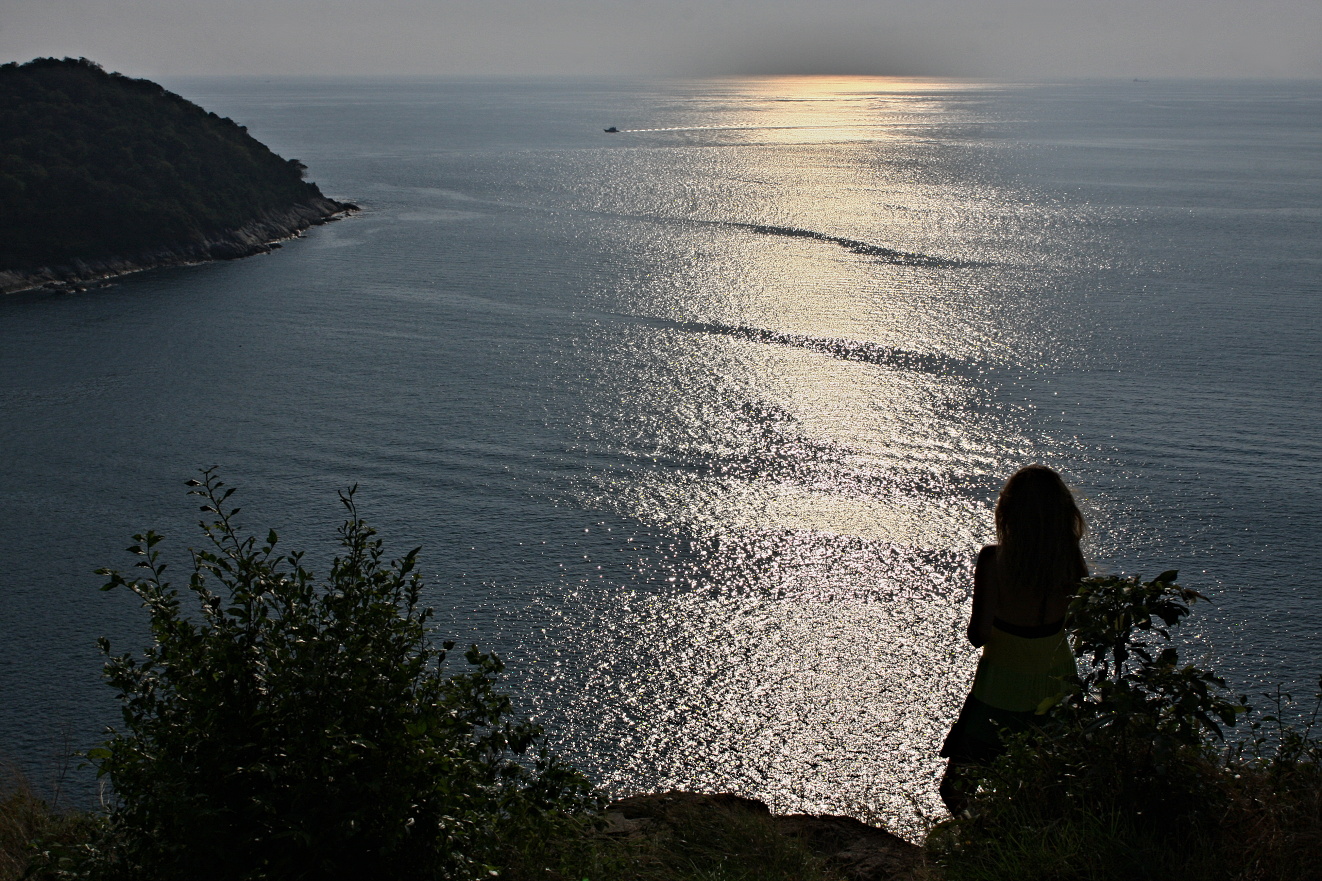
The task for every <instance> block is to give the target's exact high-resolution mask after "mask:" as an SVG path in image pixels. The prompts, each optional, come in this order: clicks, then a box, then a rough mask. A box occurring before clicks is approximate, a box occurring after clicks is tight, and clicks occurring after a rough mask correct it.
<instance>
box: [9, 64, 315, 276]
mask: <svg viewBox="0 0 1322 881" xmlns="http://www.w3.org/2000/svg"><path fill="white" fill-rule="evenodd" d="M304 171H305V166H304V165H303V164H302V163H300V162H299V161H298V160H296V159H288V160H286V159H282V158H280V157H279V156H277V155H276V154H274V153H272V152H271V151H270V150H269V149H267V148H266V147H265V146H264V145H262V144H261V143H259V142H258V141H257V140H256V139H254V138H252V137H251V136H250V135H249V134H248V133H247V130H246V129H244V128H243V126H240V125H238V124H237V123H235V122H234V121H232V120H230V119H226V118H222V117H219V116H217V115H216V114H214V113H208V112H207V111H205V110H203V109H202V108H201V107H198V106H197V105H196V104H193V103H191V102H189V101H187V100H185V99H184V98H181V97H180V96H178V95H175V94H173V93H171V92H168V91H166V90H165V89H164V88H162V87H161V86H159V85H157V84H156V83H153V82H150V81H148V80H142V79H131V78H129V77H126V76H123V75H121V74H117V73H106V72H105V71H104V70H102V69H101V68H100V66H98V65H97V64H95V63H94V62H91V61H88V60H87V59H85V58H80V59H76V60H75V59H71V58H66V59H64V60H59V59H55V58H38V59H36V60H34V61H30V62H28V63H26V64H17V63H10V64H6V65H3V66H0V270H15V271H24V270H31V269H35V268H39V267H44V266H57V265H62V264H68V263H70V262H72V261H75V260H82V261H96V260H104V259H110V258H130V259H131V258H132V257H133V256H135V255H137V254H139V253H141V252H144V251H148V250H152V249H160V248H171V247H180V246H189V245H196V244H198V243H200V242H202V241H204V240H206V239H207V238H208V237H214V236H216V235H217V234H219V233H222V232H224V231H227V230H233V229H236V228H239V227H242V226H243V225H244V224H247V223H249V222H251V221H253V220H255V219H260V218H262V217H263V215H264V214H266V213H270V212H280V211H282V210H286V209H288V208H289V207H290V206H293V205H298V204H303V203H308V202H309V201H312V200H321V199H323V198H324V197H323V196H322V195H321V191H320V190H319V189H318V188H317V186H316V185H315V184H313V183H310V182H308V181H305V180H303V173H304ZM221 256H225V255H221ZM228 256H239V255H238V254H237V253H236V254H231V255H228Z"/></svg>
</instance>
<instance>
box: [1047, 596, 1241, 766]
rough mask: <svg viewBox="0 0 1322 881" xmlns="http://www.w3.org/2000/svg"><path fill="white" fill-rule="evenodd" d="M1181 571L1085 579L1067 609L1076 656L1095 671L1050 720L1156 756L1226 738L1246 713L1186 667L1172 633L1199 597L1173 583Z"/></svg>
mask: <svg viewBox="0 0 1322 881" xmlns="http://www.w3.org/2000/svg"><path fill="white" fill-rule="evenodd" d="M1176 577H1177V573H1176V572H1174V571H1170V572H1163V573H1162V574H1161V575H1158V576H1157V577H1156V578H1155V579H1153V580H1152V581H1143V580H1142V579H1141V578H1140V577H1139V576H1132V577H1129V578H1120V577H1116V576H1104V577H1095V578H1085V579H1084V580H1083V581H1082V582H1081V584H1080V587H1079V590H1078V593H1077V595H1076V596H1075V598H1074V600H1073V601H1072V602H1071V603H1070V608H1069V625H1068V626H1069V627H1070V629H1071V630H1072V631H1073V633H1074V645H1075V652H1076V653H1077V654H1078V655H1079V656H1080V657H1082V658H1084V659H1085V660H1086V661H1089V662H1091V669H1090V670H1089V671H1088V672H1087V673H1086V674H1085V675H1084V676H1083V677H1082V678H1081V679H1080V680H1079V681H1078V682H1076V683H1075V684H1074V686H1073V688H1072V689H1071V690H1070V691H1069V692H1068V693H1067V694H1065V695H1063V696H1061V697H1060V698H1058V699H1057V701H1058V702H1054V701H1053V702H1054V703H1056V706H1055V707H1054V710H1053V714H1054V716H1055V717H1056V719H1057V720H1058V721H1065V720H1068V722H1069V724H1071V725H1072V726H1074V727H1078V728H1082V729H1083V730H1084V731H1085V732H1087V733H1088V734H1089V735H1092V734H1094V733H1096V732H1099V731H1105V732H1106V734H1107V735H1108V736H1110V737H1112V738H1115V739H1116V740H1117V742H1118V743H1120V744H1122V745H1125V746H1133V747H1136V748H1139V749H1143V750H1151V751H1153V752H1154V753H1157V754H1165V753H1168V752H1170V751H1172V750H1178V749H1180V748H1182V747H1195V746H1198V745H1199V744H1200V743H1202V740H1203V738H1204V737H1205V736H1208V735H1211V736H1213V737H1215V738H1217V739H1221V738H1222V737H1223V736H1224V733H1223V731H1222V728H1221V726H1222V725H1234V724H1235V720H1236V719H1237V718H1238V716H1239V715H1240V714H1242V713H1243V712H1244V711H1245V709H1246V707H1245V705H1244V703H1243V699H1242V698H1240V699H1239V700H1236V699H1235V698H1234V696H1233V695H1231V694H1230V693H1229V692H1228V691H1227V689H1226V683H1225V680H1224V679H1222V678H1221V677H1219V676H1217V675H1215V674H1213V673H1211V672H1210V671H1207V670H1203V669H1201V668H1199V667H1196V666H1194V665H1192V664H1182V663H1181V662H1180V657H1179V653H1178V652H1177V651H1176V650H1175V649H1174V648H1172V647H1171V646H1169V645H1166V643H1169V642H1170V639H1171V635H1170V628H1171V627H1174V626H1176V625H1177V624H1179V622H1180V621H1181V620H1182V619H1183V618H1184V617H1185V616H1187V615H1188V614H1189V612H1190V606H1191V604H1192V603H1194V602H1196V601H1198V600H1204V599H1206V597H1204V596H1203V595H1202V594H1200V593H1198V592H1197V591H1195V590H1191V589H1189V588H1185V587H1180V585H1178V584H1176V583H1175V578H1176Z"/></svg>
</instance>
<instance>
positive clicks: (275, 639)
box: [88, 471, 592, 881]
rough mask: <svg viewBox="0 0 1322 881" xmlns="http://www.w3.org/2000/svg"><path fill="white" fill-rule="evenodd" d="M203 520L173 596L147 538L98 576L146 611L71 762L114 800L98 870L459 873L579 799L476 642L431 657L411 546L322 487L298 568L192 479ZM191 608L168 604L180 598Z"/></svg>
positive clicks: (320, 875) (148, 874)
mask: <svg viewBox="0 0 1322 881" xmlns="http://www.w3.org/2000/svg"><path fill="white" fill-rule="evenodd" d="M190 486H192V489H191V491H190V492H191V494H193V495H197V496H199V497H201V498H202V499H203V502H204V503H203V505H202V508H201V510H202V511H203V512H204V514H205V515H207V517H208V518H209V519H208V520H204V521H203V522H202V523H201V524H200V525H201V527H202V529H203V531H204V532H205V534H206V537H207V539H208V545H207V547H206V548H205V549H203V550H199V551H193V552H192V572H191V574H190V576H189V579H188V587H187V591H186V592H184V593H182V594H181V592H180V591H179V590H177V589H175V588H174V587H172V586H171V585H170V584H169V583H168V582H167V581H166V580H165V579H164V573H165V570H166V566H165V564H164V563H162V562H161V560H160V551H159V550H158V549H157V545H158V544H159V543H160V541H161V537H160V536H159V535H157V534H156V533H154V532H148V533H146V534H145V535H139V536H135V541H136V542H137V544H135V545H134V546H133V547H131V548H129V550H130V552H132V553H133V554H135V555H137V556H138V557H139V558H140V559H139V561H138V563H137V566H138V567H141V568H142V569H145V570H146V572H145V575H144V576H142V577H137V578H127V577H125V576H124V575H122V574H120V573H119V572H117V571H112V570H108V569H103V570H100V573H101V574H103V575H105V576H107V577H108V579H109V580H108V582H107V583H106V585H105V588H104V589H106V590H113V589H116V588H127V589H128V590H131V591H133V592H134V593H135V594H137V595H138V596H139V597H141V599H142V601H143V604H144V606H145V607H146V608H147V610H148V612H149V614H150V617H151V634H152V643H151V645H150V646H149V647H148V648H147V649H146V651H145V652H144V653H143V654H142V656H141V658H134V657H133V656H132V655H129V654H122V655H115V654H111V650H110V646H109V644H108V642H107V641H106V640H102V641H101V648H102V651H103V652H104V653H105V654H106V656H107V662H106V677H107V679H108V681H109V683H110V684H111V685H112V686H113V687H114V688H115V689H116V690H117V691H118V693H119V697H120V700H121V702H122V712H123V719H124V726H125V730H124V731H121V732H112V736H111V737H110V739H109V740H108V741H107V742H106V743H105V745H104V746H103V747H101V748H98V749H95V750H92V751H91V752H90V753H89V754H88V755H89V758H90V759H91V760H92V761H93V762H94V763H95V765H96V766H97V770H98V773H99V774H100V775H104V776H105V777H107V778H109V780H110V782H111V784H112V785H113V789H114V793H115V796H116V798H117V800H118V804H117V805H116V807H115V808H114V810H113V812H112V814H111V817H110V822H109V824H108V828H109V830H110V831H109V837H108V839H107V841H106V842H105V843H104V847H103V848H102V850H101V857H100V858H99V861H98V862H99V866H98V867H97V871H99V872H100V873H102V874H104V875H107V876H110V877H124V878H135V879H158V878H159V879H166V878H168V879H177V878H201V879H207V878H216V879H222V878H223V879H267V878H270V879H281V881H285V879H300V878H316V879H332V878H346V879H348V878H353V879H366V878H399V879H410V878H447V879H448V878H455V879H463V878H470V877H474V876H476V875H478V874H480V873H485V872H487V871H488V870H489V867H488V866H487V865H486V863H487V862H488V860H489V859H491V857H492V854H494V853H495V849H496V847H497V845H498V844H499V843H500V842H501V841H502V839H507V838H509V837H512V836H519V835H534V836H535V835H537V834H539V830H540V829H543V828H546V827H548V826H550V825H554V824H555V823H556V822H557V820H556V818H557V816H560V813H561V812H567V813H572V812H574V811H578V810H581V809H583V808H586V807H588V806H589V805H591V804H592V796H591V792H590V788H589V786H588V784H587V782H586V780H585V779H584V778H583V777H582V776H581V775H579V774H578V773H577V772H575V771H573V770H572V769H570V768H568V767H567V766H565V765H563V764H562V763H560V762H559V761H558V760H556V759H554V758H552V757H551V756H549V755H548V754H547V752H546V750H545V748H540V749H538V743H539V740H540V736H541V733H542V732H541V730H540V728H539V727H538V726H536V725H534V724H531V723H529V722H526V721H525V722H516V721H512V720H511V717H510V712H511V703H510V699H509V698H508V697H507V696H505V695H503V694H501V693H499V692H498V691H497V690H496V684H497V681H498V679H499V676H500V673H501V669H502V665H501V662H500V660H499V659H497V658H496V657H495V656H494V655H490V654H484V653H482V652H480V651H478V650H477V648H476V647H473V648H470V649H469V650H468V651H467V653H466V654H465V656H464V657H465V660H466V662H467V669H465V670H462V671H460V672H455V673H450V674H448V675H447V673H446V672H445V662H446V652H447V651H449V650H450V649H452V648H453V644H452V643H449V642H447V643H445V644H444V646H443V648H442V649H437V648H435V647H434V646H433V645H432V644H431V642H430V640H429V637H428V629H427V621H428V618H429V617H430V614H431V611H430V610H429V609H425V608H422V607H421V606H420V604H419V594H420V590H421V579H420V577H419V576H418V575H417V573H416V572H415V571H414V570H415V564H416V559H417V554H418V550H416V549H415V550H413V551H411V552H409V553H408V554H406V555H405V556H404V557H403V558H402V559H399V560H392V561H389V562H386V561H385V557H384V551H383V549H382V542H381V541H380V540H379V539H378V538H376V534H375V531H374V530H373V529H372V528H371V527H369V526H367V525H366V524H365V523H364V522H363V521H362V520H361V519H359V517H358V512H357V509H356V507H355V504H354V490H352V489H351V490H349V491H348V492H346V493H341V495H340V499H341V501H342V502H343V504H344V506H345V508H346V509H347V511H348V520H347V521H346V522H345V523H344V524H343V526H342V527H341V528H340V531H339V546H340V555H339V556H337V557H336V558H335V559H334V561H333V562H332V564H331V567H330V574H329V576H328V577H327V578H325V579H324V580H318V579H317V578H316V577H314V575H313V574H312V573H311V572H309V571H308V570H307V569H306V568H304V566H303V563H302V554H301V553H292V554H290V555H288V556H283V555H280V554H278V553H277V551H276V546H277V541H278V538H277V536H276V533H275V532H274V531H271V532H269V533H268V535H267V537H266V541H265V542H262V543H259V542H258V541H257V540H256V539H255V538H253V537H247V538H242V537H240V534H239V527H238V526H237V525H236V524H235V521H234V517H235V516H236V515H237V514H238V513H239V509H238V508H227V507H226V506H227V504H228V499H229V498H230V496H231V494H232V493H233V492H234V490H233V489H232V488H225V487H224V484H223V483H222V482H221V481H220V480H219V479H218V478H217V477H216V476H215V474H214V473H213V472H212V471H206V472H203V480H202V481H200V482H199V481H190ZM186 598H191V599H192V600H195V601H196V604H197V605H196V608H195V609H185V603H184V599H186Z"/></svg>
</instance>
